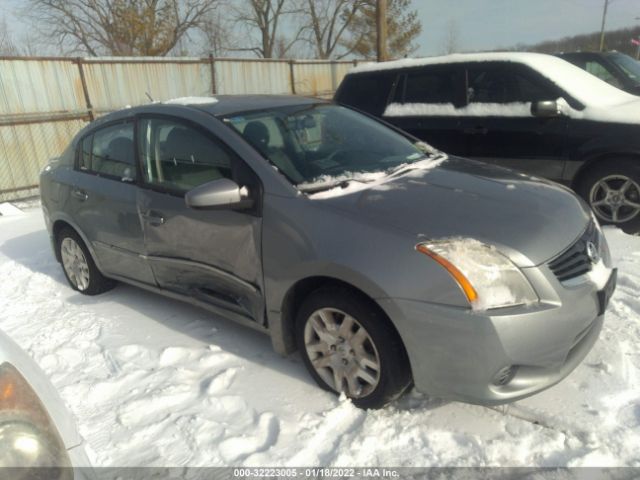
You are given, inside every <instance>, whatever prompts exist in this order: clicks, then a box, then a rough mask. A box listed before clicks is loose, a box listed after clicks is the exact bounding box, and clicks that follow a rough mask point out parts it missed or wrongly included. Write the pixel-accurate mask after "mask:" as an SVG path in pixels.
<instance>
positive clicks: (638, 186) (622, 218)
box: [576, 159, 640, 234]
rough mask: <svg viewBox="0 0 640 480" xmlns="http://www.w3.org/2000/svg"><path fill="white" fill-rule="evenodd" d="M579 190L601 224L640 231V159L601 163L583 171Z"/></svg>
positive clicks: (630, 231)
mask: <svg viewBox="0 0 640 480" xmlns="http://www.w3.org/2000/svg"><path fill="white" fill-rule="evenodd" d="M607 189H608V190H607ZM576 191H577V192H578V194H579V195H580V196H581V197H582V198H583V199H585V201H586V202H587V203H588V204H589V206H590V207H591V209H592V210H593V211H594V212H595V214H596V217H597V218H598V221H599V222H600V223H601V224H603V225H615V226H617V227H619V228H621V229H622V230H623V231H625V232H626V233H630V234H636V233H638V232H640V160H633V159H620V160H613V161H605V162H601V163H599V164H597V165H595V166H594V167H593V168H591V169H589V170H588V171H587V172H586V173H585V174H584V176H583V177H582V179H581V180H580V183H579V185H578V188H577V189H576ZM629 204H631V205H629ZM633 205H637V207H634V206H633ZM616 217H617V218H616Z"/></svg>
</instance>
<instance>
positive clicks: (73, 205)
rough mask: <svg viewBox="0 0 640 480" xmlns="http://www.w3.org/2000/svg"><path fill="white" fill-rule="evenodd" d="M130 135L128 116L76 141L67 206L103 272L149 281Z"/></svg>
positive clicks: (151, 281) (132, 126)
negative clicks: (126, 118)
mask: <svg viewBox="0 0 640 480" xmlns="http://www.w3.org/2000/svg"><path fill="white" fill-rule="evenodd" d="M133 137H134V123H133V121H119V122H116V123H112V124H109V125H106V126H104V127H101V128H99V129H97V130H94V131H92V132H90V133H89V134H88V135H86V136H85V137H83V138H82V139H81V140H80V142H79V143H78V151H77V156H76V163H75V168H74V173H73V180H72V184H71V185H70V192H69V194H70V195H69V200H68V202H69V205H68V211H69V213H70V215H71V218H73V219H74V220H75V222H76V223H77V225H78V227H79V228H80V230H81V231H82V233H84V235H85V236H86V237H87V239H88V240H89V242H90V243H91V245H92V247H93V251H94V252H95V255H96V257H97V260H98V263H99V265H100V268H101V270H102V271H103V273H105V274H107V275H115V276H122V277H126V278H128V279H131V280H135V281H139V282H144V283H149V284H152V283H153V282H154V280H153V275H152V274H151V269H150V268H149V266H148V265H147V262H146V261H145V260H144V257H143V255H144V238H143V233H142V225H141V224H140V217H139V216H138V211H137V205H136V190H137V186H136V180H137V179H136V166H135V160H134V158H135V155H134V152H135V150H134V143H133Z"/></svg>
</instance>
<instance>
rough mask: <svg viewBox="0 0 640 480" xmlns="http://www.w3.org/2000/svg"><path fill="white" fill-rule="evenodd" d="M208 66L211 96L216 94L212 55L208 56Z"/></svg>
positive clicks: (214, 68) (214, 66)
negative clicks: (209, 68) (209, 69)
mask: <svg viewBox="0 0 640 480" xmlns="http://www.w3.org/2000/svg"><path fill="white" fill-rule="evenodd" d="M209 65H211V93H212V94H213V95H215V94H216V90H217V88H216V65H215V59H214V58H213V53H210V54H209Z"/></svg>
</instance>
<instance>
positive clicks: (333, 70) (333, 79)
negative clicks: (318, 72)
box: [330, 60, 338, 93]
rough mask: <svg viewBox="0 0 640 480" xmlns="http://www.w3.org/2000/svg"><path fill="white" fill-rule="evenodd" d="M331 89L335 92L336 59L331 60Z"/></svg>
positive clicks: (336, 78)
mask: <svg viewBox="0 0 640 480" xmlns="http://www.w3.org/2000/svg"><path fill="white" fill-rule="evenodd" d="M330 65H331V90H333V93H336V89H337V88H338V75H337V73H336V61H335V60H331V64H330Z"/></svg>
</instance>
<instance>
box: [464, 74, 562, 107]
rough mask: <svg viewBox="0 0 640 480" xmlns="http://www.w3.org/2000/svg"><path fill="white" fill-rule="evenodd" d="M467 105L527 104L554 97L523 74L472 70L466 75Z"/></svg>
mask: <svg viewBox="0 0 640 480" xmlns="http://www.w3.org/2000/svg"><path fill="white" fill-rule="evenodd" d="M468 79H469V83H468V90H467V92H468V101H469V103H527V102H536V101H540V100H552V99H553V97H554V95H553V93H552V92H549V91H548V90H547V89H546V88H544V87H542V86H540V85H538V83H536V82H534V81H532V80H531V79H529V78H527V77H526V76H525V75H524V74H522V73H519V72H514V71H509V70H507V69H502V68H491V67H488V68H482V67H480V68H473V69H470V70H469V74H468Z"/></svg>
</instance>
